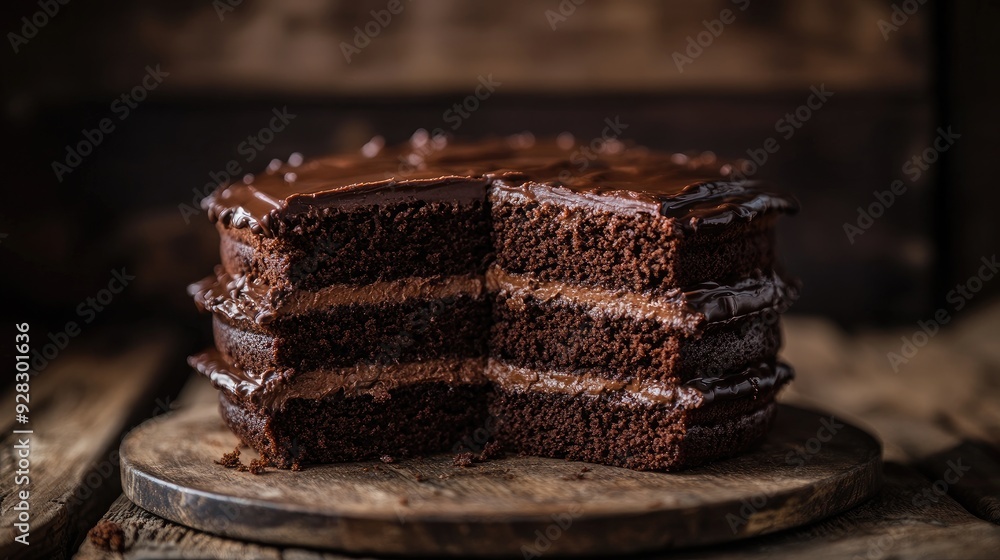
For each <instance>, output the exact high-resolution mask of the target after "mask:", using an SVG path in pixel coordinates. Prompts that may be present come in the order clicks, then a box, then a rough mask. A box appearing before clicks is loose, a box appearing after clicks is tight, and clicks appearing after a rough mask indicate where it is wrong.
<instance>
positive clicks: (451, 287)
mask: <svg viewBox="0 0 1000 560" xmlns="http://www.w3.org/2000/svg"><path fill="white" fill-rule="evenodd" d="M188 293H189V294H191V296H193V297H194V300H195V302H196V303H197V304H198V306H199V307H200V308H202V309H204V310H206V311H210V312H213V313H218V314H220V315H222V316H224V317H226V318H227V319H229V320H230V321H252V322H254V323H257V324H259V325H266V324H267V323H270V322H271V321H273V320H274V319H275V318H276V317H278V316H280V315H290V314H302V313H309V312H312V311H322V310H323V309H324V308H328V307H332V306H336V305H351V304H353V305H372V304H378V303H384V302H389V303H396V302H403V301H407V300H410V299H428V300H430V299H441V298H448V297H454V296H460V295H467V296H472V297H476V298H478V297H480V296H482V295H483V294H484V293H485V282H484V279H483V278H482V277H481V276H477V275H462V276H435V277H428V278H420V277H410V278H403V279H400V280H392V281H387V282H374V283H370V284H362V285H356V284H344V285H340V284H338V285H332V286H327V287H325V288H323V289H321V290H317V291H306V290H297V291H294V292H291V293H289V294H285V293H284V292H280V291H278V290H273V289H271V288H270V287H268V286H267V284H265V283H264V282H262V281H260V280H253V279H249V278H247V277H246V276H242V275H238V276H235V277H234V276H230V275H229V274H227V273H226V272H225V271H224V270H223V269H222V267H216V270H215V276H209V277H208V278H205V279H204V280H201V281H200V282H195V283H194V284H191V285H190V286H188Z"/></svg>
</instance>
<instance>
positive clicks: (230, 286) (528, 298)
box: [191, 267, 794, 381]
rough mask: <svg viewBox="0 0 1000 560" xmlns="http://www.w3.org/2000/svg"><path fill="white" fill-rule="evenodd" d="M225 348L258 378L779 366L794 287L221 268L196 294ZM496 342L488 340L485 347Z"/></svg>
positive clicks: (617, 373) (682, 375) (687, 373)
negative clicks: (243, 273) (418, 364)
mask: <svg viewBox="0 0 1000 560" xmlns="http://www.w3.org/2000/svg"><path fill="white" fill-rule="evenodd" d="M191 291H192V294H193V295H194V296H195V299H196V300H197V301H198V302H199V304H200V305H201V306H202V307H203V308H205V309H207V310H209V311H212V313H213V324H214V333H215V341H216V346H217V348H218V349H219V351H220V352H222V354H223V355H224V356H225V358H226V359H227V361H229V362H230V363H233V364H235V365H238V366H239V367H241V368H243V369H245V370H247V371H250V372H254V373H262V372H267V371H272V370H276V371H286V372H288V374H290V375H291V374H294V373H295V372H302V371H311V370H315V369H321V368H326V367H345V366H352V365H354V364H357V363H373V364H380V363H382V364H385V363H401V362H411V361H418V360H427V359H434V358H439V357H456V358H473V357H483V356H486V355H487V351H488V350H487V345H488V343H489V346H490V348H489V353H490V354H491V355H492V356H494V357H496V358H499V359H502V360H504V361H505V362H509V363H513V364H517V365H520V366H525V367H535V368H546V369H557V370H569V371H576V372H590V373H592V374H595V375H602V376H607V377H611V378H616V379H631V378H634V377H639V378H659V379H664V380H675V381H684V380H687V379H691V378H694V377H700V376H705V375H723V374H725V373H729V372H731V371H734V370H737V369H740V368H742V367H744V366H745V365H746V364H749V363H753V362H757V361H760V360H767V359H773V358H774V356H775V354H776V353H777V351H778V348H779V346H780V342H781V340H780V328H779V322H778V315H779V313H780V312H781V311H783V310H784V308H785V307H786V306H787V304H788V303H789V301H790V300H791V298H792V297H793V296H794V288H792V287H789V286H788V285H786V284H785V283H784V282H783V281H782V280H781V279H780V277H778V276H775V275H771V276H761V277H758V278H751V279H746V280H744V281H741V282H739V283H737V284H735V285H733V286H722V285H718V284H703V285H700V286H697V287H695V288H692V289H689V290H686V291H681V290H674V291H671V292H668V293H667V294H666V295H653V294H636V293H633V292H628V291H615V290H608V289H604V288H596V287H586V286H579V285H574V284H565V283H561V282H547V281H539V280H536V279H533V278H530V277H527V276H522V275H517V274H510V273H507V272H505V271H503V270H501V269H499V268H496V267H494V268H492V269H490V270H489V271H488V273H487V275H486V276H485V277H480V276H475V275H463V276H449V277H435V278H407V279H402V280H396V281H391V282H376V283H372V284H367V285H361V286H355V285H334V286H328V287H326V288H323V289H321V290H317V291H302V290H300V291H296V292H293V293H291V294H286V295H285V297H282V298H281V299H280V302H275V301H274V299H273V298H271V296H270V291H269V289H268V288H267V286H266V285H264V284H263V283H259V282H254V281H250V280H247V279H246V278H245V277H237V278H233V277H231V276H229V275H227V274H226V273H225V272H223V271H221V270H219V271H217V276H215V277H211V278H208V279H206V280H204V281H202V282H200V283H198V284H195V285H193V286H192V288H191ZM487 337H489V340H487Z"/></svg>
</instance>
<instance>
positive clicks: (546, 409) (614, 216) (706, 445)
mask: <svg viewBox="0 0 1000 560" xmlns="http://www.w3.org/2000/svg"><path fill="white" fill-rule="evenodd" d="M690 163H691V162H688V161H686V160H684V159H683V158H681V159H678V158H670V157H667V156H664V155H657V154H653V153H642V154H632V153H629V152H625V153H623V154H621V155H616V156H612V157H608V158H606V159H603V160H598V161H596V162H592V163H590V164H589V165H588V168H587V170H586V171H585V172H582V173H573V174H570V175H569V176H567V174H566V173H564V172H562V171H561V170H559V169H558V168H552V167H550V168H537V169H534V170H530V171H527V172H525V173H521V174H516V173H509V174H505V175H498V176H496V177H495V180H494V181H493V183H492V185H491V189H490V195H489V199H490V206H491V210H492V225H493V230H494V249H495V251H496V261H495V263H494V265H493V267H492V268H491V269H490V270H489V271H488V273H487V284H488V286H489V289H490V291H491V293H492V294H493V296H494V303H493V317H494V325H493V327H492V332H491V338H490V356H491V359H490V363H489V365H488V367H487V371H486V376H487V378H489V379H490V381H491V382H492V383H493V384H494V387H495V392H496V393H495V395H494V396H493V397H492V404H491V413H492V414H494V415H495V416H496V417H497V426H498V427H499V432H498V434H499V435H498V437H499V438H500V439H501V441H502V442H503V443H504V444H505V445H506V446H507V447H508V448H511V449H513V450H517V451H520V452H523V453H530V454H536V455H544V456H550V457H566V458H569V459H576V460H583V461H594V462H600V463H605V464H612V465H617V466H622V467H627V468H632V469H639V470H673V469H678V468H683V467H686V466H691V465H696V464H699V463H702V462H705V461H708V460H711V459H715V458H719V457H723V456H727V455H731V454H734V453H737V452H739V451H741V450H743V449H745V448H747V447H748V446H750V445H752V444H753V443H755V442H756V441H758V440H759V438H760V437H761V436H762V435H763V434H764V433H766V431H767V428H768V426H769V425H770V422H771V420H772V418H773V416H774V412H775V404H774V396H775V394H776V393H777V391H778V390H779V389H780V388H781V386H782V385H783V384H784V383H786V382H787V381H788V380H789V379H790V377H791V370H790V369H788V368H787V367H786V366H784V365H780V364H777V363H776V354H777V351H778V348H779V346H780V330H779V325H778V314H779V313H780V312H782V311H784V310H785V308H786V307H787V306H788V305H789V304H790V303H791V300H792V299H793V298H794V296H795V291H796V290H795V289H794V287H790V286H788V285H787V284H786V283H785V282H784V281H783V280H782V279H781V278H780V276H778V275H777V274H775V273H774V272H773V270H772V268H773V263H774V247H773V238H774V233H773V227H774V223H775V220H776V218H777V216H778V215H780V214H781V213H784V212H791V211H794V210H795V203H794V201H793V200H791V199H788V198H786V197H782V196H779V195H774V194H770V193H767V192H765V191H763V190H761V189H760V188H759V185H756V184H748V183H736V182H731V181H727V179H726V177H725V170H724V169H721V168H720V167H719V166H714V167H713V166H712V165H710V164H711V163H713V162H711V161H708V162H694V163H693V164H690ZM689 164H690V165H689ZM557 171H558V173H557Z"/></svg>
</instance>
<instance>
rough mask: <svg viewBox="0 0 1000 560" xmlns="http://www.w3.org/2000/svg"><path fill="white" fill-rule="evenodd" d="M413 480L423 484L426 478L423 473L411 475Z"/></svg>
mask: <svg viewBox="0 0 1000 560" xmlns="http://www.w3.org/2000/svg"><path fill="white" fill-rule="evenodd" d="M413 480H416V481H417V482H423V481H425V480H427V477H426V476H424V474H423V473H413Z"/></svg>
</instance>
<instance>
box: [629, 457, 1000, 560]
mask: <svg viewBox="0 0 1000 560" xmlns="http://www.w3.org/2000/svg"><path fill="white" fill-rule="evenodd" d="M929 487H930V483H929V482H928V481H927V479H926V478H924V477H922V476H920V474H919V473H917V472H916V471H914V470H913V469H911V468H909V467H905V466H902V465H899V464H895V463H888V464H886V467H885V484H884V485H883V487H882V491H881V492H880V493H879V495H878V496H877V497H876V498H875V499H873V500H871V501H869V502H867V503H865V504H863V505H861V506H859V507H857V508H855V509H853V510H851V511H849V512H847V513H844V514H842V515H839V516H837V517H835V518H832V519H829V520H827V521H824V522H822V523H818V524H815V525H810V526H807V527H803V528H801V529H793V530H790V531H785V532H783V533H778V534H775V535H769V536H764V537H759V538H756V539H753V540H750V541H744V542H742V543H734V544H732V545H727V546H724V547H715V548H711V549H705V550H700V551H696V552H690V553H682V554H674V555H670V556H669V557H667V556H660V555H652V556H650V557H648V558H649V559H650V560H652V559H653V558H663V559H664V560H666V559H667V558H670V559H671V560H696V559H704V558H713V559H718V560H749V559H755V558H768V559H775V560H784V559H787V560H799V559H802V558H808V559H809V560H827V559H829V560H840V559H843V558H865V559H872V560H876V559H886V560H888V559H890V558H892V559H898V560H902V559H909V558H913V559H918V558H920V559H923V558H955V559H959V558H961V559H963V560H976V559H983V560H987V559H989V560H993V559H994V558H996V557H997V551H998V550H1000V527H998V526H996V525H994V524H992V523H989V522H986V521H983V520H981V519H979V518H977V517H975V516H974V515H972V514H970V513H969V512H967V511H965V510H964V509H963V508H962V506H961V505H959V504H958V503H956V502H955V501H954V500H952V499H950V498H949V497H948V496H941V497H940V499H938V500H937V501H931V500H926V501H923V500H920V499H919V497H921V496H923V495H924V491H925V490H927V489H928V488H929Z"/></svg>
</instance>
